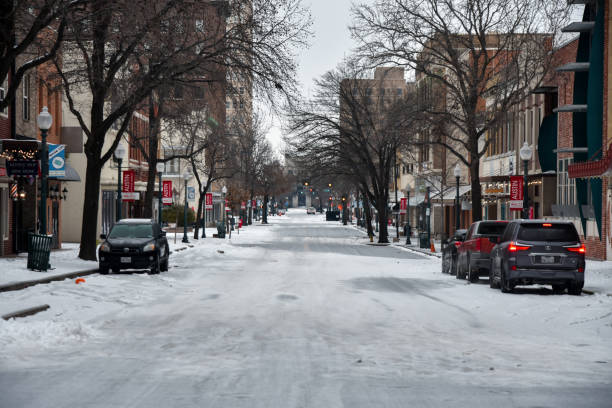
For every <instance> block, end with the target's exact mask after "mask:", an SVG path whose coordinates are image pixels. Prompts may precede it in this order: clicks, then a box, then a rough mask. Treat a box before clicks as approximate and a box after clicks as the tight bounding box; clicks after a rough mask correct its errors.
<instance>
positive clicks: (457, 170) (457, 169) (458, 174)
mask: <svg viewBox="0 0 612 408" xmlns="http://www.w3.org/2000/svg"><path fill="white" fill-rule="evenodd" d="M453 174H454V175H455V180H457V201H456V202H455V231H457V230H458V229H459V224H461V220H460V218H459V217H460V214H459V178H460V177H461V168H460V167H459V163H457V164H456V165H455V169H454V170H453Z"/></svg>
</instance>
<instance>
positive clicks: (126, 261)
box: [121, 256, 132, 263]
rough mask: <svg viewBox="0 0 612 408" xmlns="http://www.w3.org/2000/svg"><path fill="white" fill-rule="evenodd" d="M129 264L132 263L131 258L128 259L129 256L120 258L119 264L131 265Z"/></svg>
mask: <svg viewBox="0 0 612 408" xmlns="http://www.w3.org/2000/svg"><path fill="white" fill-rule="evenodd" d="M131 262H132V258H130V257H129V256H122V257H121V263H131Z"/></svg>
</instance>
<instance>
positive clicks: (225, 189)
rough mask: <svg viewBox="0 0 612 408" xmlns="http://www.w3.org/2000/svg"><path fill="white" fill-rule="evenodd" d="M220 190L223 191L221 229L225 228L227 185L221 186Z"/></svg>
mask: <svg viewBox="0 0 612 408" xmlns="http://www.w3.org/2000/svg"><path fill="white" fill-rule="evenodd" d="M221 192H222V193H223V204H222V211H223V229H224V230H227V220H226V219H225V195H226V194H227V187H225V186H223V188H222V189H221Z"/></svg>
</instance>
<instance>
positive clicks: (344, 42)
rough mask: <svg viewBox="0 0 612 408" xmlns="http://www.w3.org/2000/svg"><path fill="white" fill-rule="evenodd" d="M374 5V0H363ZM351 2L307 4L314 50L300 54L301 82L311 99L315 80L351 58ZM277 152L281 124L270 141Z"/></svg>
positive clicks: (332, 0) (335, 0)
mask: <svg viewBox="0 0 612 408" xmlns="http://www.w3.org/2000/svg"><path fill="white" fill-rule="evenodd" d="M358 2H359V3H362V2H366V3H368V2H371V0H359V1H358ZM351 4H352V1H351V0H304V5H305V6H307V7H309V8H310V10H311V13H312V19H313V26H312V31H313V34H314V35H313V37H312V38H311V41H310V48H309V49H307V50H303V51H301V52H300V56H299V64H300V66H299V71H298V80H299V82H300V83H301V84H302V88H303V90H304V94H305V95H308V92H309V90H311V89H312V87H313V81H314V79H316V78H318V77H320V76H321V75H323V74H324V73H325V72H326V71H328V70H330V69H332V68H334V67H335V66H336V65H337V64H338V63H339V62H341V61H342V59H343V58H344V56H345V55H349V54H350V51H351V49H352V48H353V47H354V46H355V43H354V42H353V41H352V40H351V35H350V33H349V30H348V25H349V24H350V19H351V16H350V9H351ZM269 139H270V141H271V142H272V143H273V144H274V146H275V147H276V148H280V145H281V131H280V128H279V127H278V124H277V125H276V126H275V127H274V128H273V129H272V132H271V134H270V137H269Z"/></svg>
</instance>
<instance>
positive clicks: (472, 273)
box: [467, 258, 479, 283]
mask: <svg viewBox="0 0 612 408" xmlns="http://www.w3.org/2000/svg"><path fill="white" fill-rule="evenodd" d="M467 270H468V271H467V278H468V280H469V281H470V283H476V282H478V277H479V275H478V273H479V271H478V269H474V268H472V264H471V263H470V259H469V258H468V261H467Z"/></svg>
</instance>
